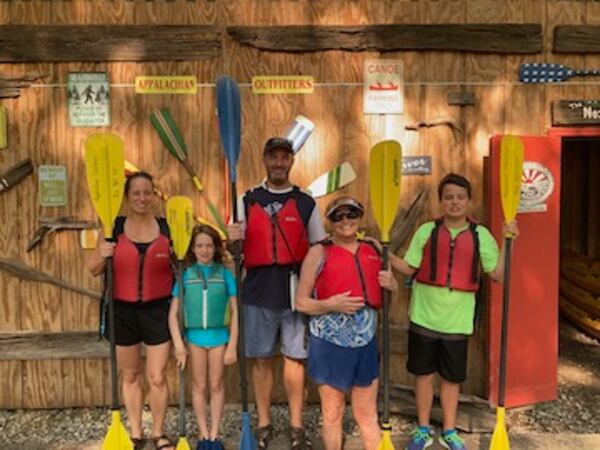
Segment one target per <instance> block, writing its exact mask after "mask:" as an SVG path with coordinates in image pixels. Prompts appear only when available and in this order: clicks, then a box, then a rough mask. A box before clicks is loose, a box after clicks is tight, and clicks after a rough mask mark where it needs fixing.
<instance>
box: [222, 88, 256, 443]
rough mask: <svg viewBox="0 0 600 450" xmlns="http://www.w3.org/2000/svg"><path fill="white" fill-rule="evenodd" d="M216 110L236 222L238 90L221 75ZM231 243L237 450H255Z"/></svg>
mask: <svg viewBox="0 0 600 450" xmlns="http://www.w3.org/2000/svg"><path fill="white" fill-rule="evenodd" d="M217 112H218V116H219V130H220V132H221V143H222V144H223V152H224V153H225V159H227V165H228V168H229V181H230V183H231V189H230V191H231V207H232V216H233V222H234V223H235V222H237V221H238V210H237V186H236V183H237V172H236V168H237V162H238V159H239V156H240V140H241V127H242V119H241V105H240V89H239V87H238V85H237V83H236V82H235V80H233V79H232V78H229V77H226V76H222V77H219V78H218V79H217ZM233 245H234V261H235V282H236V285H237V306H238V327H239V344H238V349H239V355H238V356H239V361H240V365H239V368H240V396H241V400H242V432H241V434H240V450H256V440H255V439H254V435H253V433H252V429H251V427H250V414H249V412H248V382H247V380H246V352H245V342H244V338H245V335H244V308H243V307H242V299H241V295H240V293H241V289H240V284H241V277H242V268H241V254H240V242H239V241H236V242H234V243H233Z"/></svg>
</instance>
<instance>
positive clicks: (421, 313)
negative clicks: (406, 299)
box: [404, 222, 498, 334]
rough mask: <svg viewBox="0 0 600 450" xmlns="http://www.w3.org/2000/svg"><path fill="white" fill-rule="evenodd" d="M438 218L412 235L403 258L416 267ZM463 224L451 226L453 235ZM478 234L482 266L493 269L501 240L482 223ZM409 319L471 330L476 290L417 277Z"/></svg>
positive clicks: (432, 326) (445, 329)
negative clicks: (453, 288)
mask: <svg viewBox="0 0 600 450" xmlns="http://www.w3.org/2000/svg"><path fill="white" fill-rule="evenodd" d="M434 226H435V222H426V223H424V224H423V225H421V226H420V227H419V228H418V229H417V231H416V232H415V235H414V236H413V238H412V240H411V242H410V245H409V247H408V250H407V252H406V255H405V256H404V260H405V261H406V263H407V264H408V265H409V266H411V267H414V268H419V267H420V266H421V260H422V258H423V249H424V247H425V244H426V243H427V241H428V240H429V237H430V236H431V232H432V230H433V228H434ZM467 227H468V225H466V226H465V227H462V228H450V229H449V231H450V235H451V236H452V238H453V239H454V238H455V237H456V235H458V233H460V232H461V231H463V230H465V229H466V228H467ZM475 232H476V233H477V236H478V238H479V252H480V257H481V266H482V268H483V271H484V272H486V273H487V272H491V271H493V270H494V269H495V268H496V264H497V263H498V244H497V243H496V240H495V239H494V237H493V236H492V234H491V233H490V231H489V230H488V229H487V228H486V227H484V226H483V225H477V228H476V229H475ZM408 314H409V317H410V321H411V322H413V323H415V324H417V325H419V326H422V327H424V328H427V329H429V330H433V331H437V332H439V333H452V334H472V333H473V316H474V314H475V293H474V292H465V291H457V290H450V289H449V288H447V287H441V286H431V285H428V284H423V283H419V282H418V281H416V280H415V282H414V284H413V287H412V295H411V299H410V306H409V310H408Z"/></svg>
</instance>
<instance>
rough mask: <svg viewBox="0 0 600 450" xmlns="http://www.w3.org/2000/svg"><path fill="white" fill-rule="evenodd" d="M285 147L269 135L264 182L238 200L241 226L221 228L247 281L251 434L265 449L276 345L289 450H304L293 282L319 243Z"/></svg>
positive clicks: (319, 228) (318, 226)
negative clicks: (235, 243) (238, 251)
mask: <svg viewBox="0 0 600 450" xmlns="http://www.w3.org/2000/svg"><path fill="white" fill-rule="evenodd" d="M293 163H294V152H293V149H292V142H291V141H289V140H287V139H284V138H271V139H269V140H268V141H267V142H266V144H265V147H264V151H263V164H264V166H265V169H266V171H267V178H266V180H265V181H264V182H263V183H261V184H260V185H258V186H256V187H255V188H254V189H251V190H249V191H247V192H246V193H245V194H244V195H243V196H242V197H241V198H240V200H239V207H238V211H240V223H237V224H232V225H230V226H229V227H228V230H227V231H228V234H229V237H230V239H232V240H238V239H243V240H244V242H243V251H244V267H245V268H246V277H245V278H244V281H243V285H242V303H243V307H244V325H245V330H244V334H245V340H244V343H245V352H246V356H247V357H248V358H252V359H253V365H252V384H253V387H254V393H255V397H256V407H257V411H258V427H257V429H256V437H257V444H258V447H259V448H261V449H264V448H266V447H267V445H268V442H269V440H270V439H271V438H272V437H273V428H272V426H271V418H270V407H271V395H272V392H273V381H274V370H273V357H274V355H275V353H276V351H277V348H276V344H277V343H278V342H280V346H281V353H282V354H283V384H284V388H285V391H286V394H287V397H288V404H289V410H290V434H291V444H292V449H293V450H300V449H310V448H311V443H310V441H309V440H308V439H307V438H306V436H305V434H304V430H303V428H302V407H303V397H304V379H305V370H304V362H305V359H306V357H307V354H308V352H307V348H306V345H305V317H304V315H303V314H301V313H299V312H297V311H295V310H294V307H293V297H294V296H295V280H296V279H297V278H296V277H297V274H298V272H299V269H300V265H301V264H302V260H303V259H304V256H305V255H306V252H307V251H308V248H309V246H310V244H314V243H316V242H318V241H321V240H323V239H324V238H325V236H326V234H325V230H324V228H323V222H322V220H321V216H320V213H319V210H318V208H317V207H316V203H315V201H314V199H313V198H312V197H311V196H310V195H309V194H307V193H305V192H303V191H301V190H300V189H299V188H298V187H297V186H294V185H292V184H291V182H290V180H289V173H290V170H291V168H292V165H293Z"/></svg>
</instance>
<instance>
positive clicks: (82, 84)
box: [67, 72, 110, 127]
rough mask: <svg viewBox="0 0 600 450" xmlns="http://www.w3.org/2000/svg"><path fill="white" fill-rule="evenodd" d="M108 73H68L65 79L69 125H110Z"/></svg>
mask: <svg viewBox="0 0 600 450" xmlns="http://www.w3.org/2000/svg"><path fill="white" fill-rule="evenodd" d="M109 98H110V95H109V84H108V74H107V73H106V72H97V73H70V74H69V77H68V79H67V99H68V105H69V125H70V126H72V127H106V126H109V125H110V101H109Z"/></svg>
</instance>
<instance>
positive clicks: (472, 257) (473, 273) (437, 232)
mask: <svg viewBox="0 0 600 450" xmlns="http://www.w3.org/2000/svg"><path fill="white" fill-rule="evenodd" d="M468 222H469V226H468V227H467V228H466V229H465V230H463V231H461V232H460V233H459V234H458V235H457V236H456V237H455V238H454V239H452V238H451V236H450V231H448V228H446V226H445V225H444V221H443V219H437V220H436V221H435V227H434V228H433V230H432V232H431V236H430V237H429V240H428V241H427V243H426V244H425V248H424V250H423V259H422V262H421V267H420V268H419V270H418V272H417V274H416V276H415V279H416V280H417V281H418V282H420V283H425V284H429V285H433V286H445V287H448V288H450V289H457V290H459V291H467V292H477V290H479V276H480V268H479V262H480V258H479V238H478V236H477V232H476V231H475V229H476V228H477V223H476V222H474V221H472V220H470V219H469V220H468Z"/></svg>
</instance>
